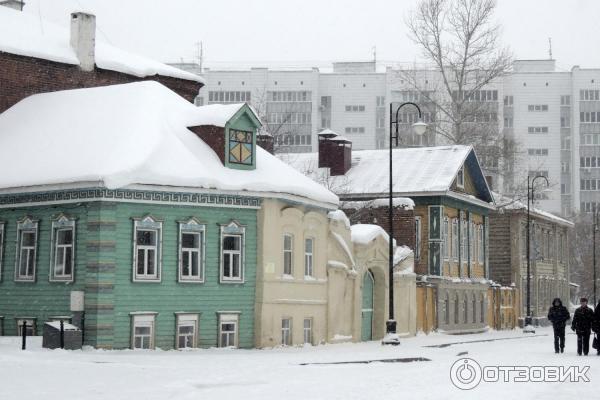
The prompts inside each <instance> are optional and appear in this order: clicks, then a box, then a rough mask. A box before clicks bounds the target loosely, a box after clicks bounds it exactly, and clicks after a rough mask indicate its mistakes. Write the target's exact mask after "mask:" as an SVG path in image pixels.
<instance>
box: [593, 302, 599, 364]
mask: <svg viewBox="0 0 600 400" xmlns="http://www.w3.org/2000/svg"><path fill="white" fill-rule="evenodd" d="M592 330H593V331H594V333H595V338H596V344H597V347H596V354H597V355H599V356H600V337H598V336H600V301H599V302H598V304H597V305H596V309H595V310H594V323H593V325H592Z"/></svg>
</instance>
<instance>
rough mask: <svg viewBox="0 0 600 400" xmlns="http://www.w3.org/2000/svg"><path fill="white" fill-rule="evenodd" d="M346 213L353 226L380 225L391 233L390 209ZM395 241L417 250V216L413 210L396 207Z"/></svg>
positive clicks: (347, 209)
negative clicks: (358, 224) (359, 224)
mask: <svg viewBox="0 0 600 400" xmlns="http://www.w3.org/2000/svg"><path fill="white" fill-rule="evenodd" d="M344 212H345V213H346V215H347V216H348V218H350V222H352V223H353V224H356V223H361V224H374V225H379V226H381V227H382V228H383V229H385V231H386V232H388V233H389V212H388V207H365V208H361V209H355V208H344ZM393 221H394V239H396V243H397V244H398V245H399V246H408V247H409V248H411V249H414V248H415V214H414V211H413V210H405V209H404V208H402V207H394V212H393Z"/></svg>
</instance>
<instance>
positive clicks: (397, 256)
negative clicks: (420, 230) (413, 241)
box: [394, 246, 414, 272]
mask: <svg viewBox="0 0 600 400" xmlns="http://www.w3.org/2000/svg"><path fill="white" fill-rule="evenodd" d="M411 256H414V251H412V250H411V249H410V247H408V246H398V247H396V251H394V265H396V264H398V263H399V262H401V261H402V260H405V259H406V258H407V257H411ZM410 272H414V268H410Z"/></svg>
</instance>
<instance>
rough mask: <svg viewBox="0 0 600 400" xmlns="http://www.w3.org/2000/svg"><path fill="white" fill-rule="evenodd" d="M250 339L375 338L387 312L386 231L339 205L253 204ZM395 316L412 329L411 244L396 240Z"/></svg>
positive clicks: (263, 343)
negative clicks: (352, 219)
mask: <svg viewBox="0 0 600 400" xmlns="http://www.w3.org/2000/svg"><path fill="white" fill-rule="evenodd" d="M258 222H259V226H260V227H261V229H259V232H260V235H259V238H258V246H259V252H258V254H259V260H258V265H259V267H258V271H257V282H256V307H255V309H256V311H255V312H256V325H255V327H256V328H255V329H256V334H255V337H256V346H257V347H271V346H278V345H302V344H305V343H310V344H313V345H316V344H320V343H326V342H329V343H339V342H348V341H354V342H356V341H361V340H377V339H381V338H383V336H384V333H385V321H386V320H387V318H388V282H389V280H388V279H389V273H388V271H389V264H388V255H387V254H388V253H387V252H388V236H387V234H386V233H385V231H383V229H381V228H380V227H378V226H375V225H355V226H351V225H350V223H349V221H348V219H347V218H346V216H345V215H344V213H343V212H341V211H333V212H331V211H330V210H326V209H322V208H321V209H319V208H315V207H309V206H307V205H301V204H292V203H287V202H283V201H280V200H265V201H264V202H263V205H262V207H261V210H260V212H259V221H258ZM396 254H397V256H396V257H395V262H396V267H395V271H396V273H395V275H394V289H395V292H394V293H395V296H394V297H395V303H394V304H395V318H396V320H397V321H398V332H399V333H400V334H401V335H405V336H406V335H413V334H414V333H415V331H416V297H415V290H416V289H415V286H416V282H415V274H414V273H413V270H412V266H413V264H414V261H413V258H412V251H410V250H408V249H407V248H398V249H397V251H396Z"/></svg>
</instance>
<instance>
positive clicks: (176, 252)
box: [0, 82, 337, 349]
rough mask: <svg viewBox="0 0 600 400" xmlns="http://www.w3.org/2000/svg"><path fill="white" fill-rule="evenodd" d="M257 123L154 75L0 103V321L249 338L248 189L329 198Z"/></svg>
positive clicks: (150, 335)
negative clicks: (282, 157)
mask: <svg viewBox="0 0 600 400" xmlns="http://www.w3.org/2000/svg"><path fill="white" fill-rule="evenodd" d="M34 117H35V118H34ZM260 125H261V124H260V121H259V120H258V118H257V116H256V114H255V113H254V111H253V110H252V109H251V108H250V107H249V106H247V105H245V104H233V105H210V106H205V107H196V106H194V105H192V104H191V103H189V102H187V101H185V100H184V99H183V98H181V97H179V96H178V95H177V94H175V93H174V92H172V91H170V90H169V89H167V88H166V87H164V86H162V85H160V84H158V83H155V82H140V83H132V84H126V85H115V86H107V87H102V88H93V89H79V90H70V91H62V92H53V93H46V94H40V95H34V96H31V97H29V98H26V99H25V100H23V101H21V102H20V103H18V104H16V105H15V106H13V107H12V108H10V109H8V110H7V111H6V112H4V113H3V114H0V160H1V161H0V162H1V163H2V169H3V170H4V172H3V173H2V174H0V279H1V280H0V334H4V335H17V334H21V329H23V328H24V329H26V330H27V334H33V335H39V334H41V333H42V330H43V325H44V323H45V322H48V321H51V320H57V319H63V320H72V322H73V323H74V324H76V325H78V326H80V327H82V328H83V329H84V344H88V345H92V346H95V347H98V348H130V347H131V348H142V349H147V348H150V349H151V348H156V347H160V348H165V349H168V348H187V347H210V346H236V347H252V346H253V344H254V304H255V279H256V269H257V229H258V226H257V211H258V210H259V209H260V207H261V202H262V199H263V198H265V197H268V198H285V199H287V200H288V201H293V200H294V199H296V198H297V199H301V198H306V197H308V198H310V199H311V201H314V202H315V203H319V202H322V203H323V204H325V203H327V204H331V203H335V202H337V198H336V197H335V196H334V195H333V194H331V193H330V192H328V191H324V190H321V187H320V186H318V185H317V184H316V183H313V182H312V181H310V180H309V179H308V178H305V177H304V176H302V175H301V174H298V173H296V172H295V171H294V170H293V169H291V168H290V167H288V166H286V165H285V164H283V163H282V162H280V161H279V160H277V159H276V158H275V157H273V156H272V155H271V154H269V153H268V152H266V151H265V150H263V149H262V148H260V147H257V145H256V140H257V139H256V132H257V130H258V128H259V127H260Z"/></svg>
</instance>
